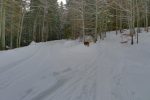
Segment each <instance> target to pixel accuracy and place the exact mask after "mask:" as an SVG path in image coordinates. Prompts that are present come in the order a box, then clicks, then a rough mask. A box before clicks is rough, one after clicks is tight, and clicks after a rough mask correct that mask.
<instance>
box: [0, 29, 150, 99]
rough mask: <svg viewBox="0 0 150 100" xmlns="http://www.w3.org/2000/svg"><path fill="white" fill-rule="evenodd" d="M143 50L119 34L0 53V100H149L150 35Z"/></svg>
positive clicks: (146, 35)
mask: <svg viewBox="0 0 150 100" xmlns="http://www.w3.org/2000/svg"><path fill="white" fill-rule="evenodd" d="M139 41H140V43H139V45H137V44H135V45H133V46H131V45H130V44H129V43H127V44H121V43H120V42H121V38H120V35H118V36H116V35H115V32H111V33H108V36H107V38H106V39H105V40H104V41H100V42H99V43H97V44H93V45H91V46H90V47H85V46H84V45H83V44H81V43H79V42H77V41H67V40H60V41H53V42H47V43H32V44H31V45H30V46H28V47H23V48H19V49H15V50H10V51H1V52H0V100H150V95H149V93H150V86H149V85H150V78H149V76H150V46H149V44H150V34H149V33H142V34H140V40H139Z"/></svg>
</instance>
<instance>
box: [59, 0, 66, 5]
mask: <svg viewBox="0 0 150 100" xmlns="http://www.w3.org/2000/svg"><path fill="white" fill-rule="evenodd" d="M61 1H62V2H63V3H64V4H66V0H58V2H59V3H60V2H61Z"/></svg>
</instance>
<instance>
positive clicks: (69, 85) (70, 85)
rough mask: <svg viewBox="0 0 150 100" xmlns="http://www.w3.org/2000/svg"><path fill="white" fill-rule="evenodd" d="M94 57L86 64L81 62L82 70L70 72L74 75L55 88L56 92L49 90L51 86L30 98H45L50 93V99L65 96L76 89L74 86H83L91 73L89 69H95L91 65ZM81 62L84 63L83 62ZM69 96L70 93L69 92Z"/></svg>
mask: <svg viewBox="0 0 150 100" xmlns="http://www.w3.org/2000/svg"><path fill="white" fill-rule="evenodd" d="M96 58H97V56H96V57H95V59H92V60H91V61H89V62H90V63H87V64H86V65H85V64H83V65H82V66H81V67H82V68H83V69H82V70H81V69H80V71H79V72H77V73H72V76H74V77H73V79H70V80H68V82H66V83H64V82H63V83H62V84H61V87H60V88H58V90H55V91H56V92H53V93H52V92H51V90H53V87H52V89H51V88H50V89H48V90H45V91H44V92H42V93H40V94H39V95H38V96H36V97H34V98H33V99H32V100H45V99H46V98H48V97H49V95H51V96H50V97H49V98H50V99H52V100H55V99H56V98H65V97H67V95H68V93H73V92H74V91H75V90H76V89H75V88H77V87H78V84H79V85H80V84H81V83H82V84H83V85H81V86H82V87H83V86H84V85H85V83H86V82H85V81H86V80H88V79H89V77H91V73H92V72H91V71H93V72H94V73H95V71H96V69H95V68H94V67H95V66H94V67H91V66H92V65H93V64H94V63H95V61H96ZM83 63H85V62H83ZM87 66H88V67H87ZM96 68H97V66H96ZM82 74H83V75H82ZM69 75H70V74H69ZM66 76H68V75H66ZM92 78H93V76H92ZM81 81H83V82H81ZM95 83H96V82H95ZM86 84H87V83H86ZM56 86H57V83H56ZM62 86H63V87H62ZM54 87H55V86H54ZM64 87H65V88H64ZM92 89H93V88H92ZM48 91H49V92H48ZM57 91H58V93H57ZM64 91H66V92H64ZM51 93H52V94H51ZM88 94H91V93H88ZM94 94H95V93H94ZM60 96H61V97H60ZM69 96H70V94H69ZM70 97H71V96H70ZM90 97H91V96H88V98H90ZM56 100H57V99H56ZM68 100H69V99H68Z"/></svg>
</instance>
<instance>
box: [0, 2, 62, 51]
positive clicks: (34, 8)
mask: <svg viewBox="0 0 150 100" xmlns="http://www.w3.org/2000/svg"><path fill="white" fill-rule="evenodd" d="M59 9H60V8H59V5H58V3H57V0H0V49H11V48H16V47H20V46H24V45H27V44H29V43H30V42H31V41H37V42H40V41H48V40H54V39H61V24H60V22H61V21H60V16H59V15H60V14H59Z"/></svg>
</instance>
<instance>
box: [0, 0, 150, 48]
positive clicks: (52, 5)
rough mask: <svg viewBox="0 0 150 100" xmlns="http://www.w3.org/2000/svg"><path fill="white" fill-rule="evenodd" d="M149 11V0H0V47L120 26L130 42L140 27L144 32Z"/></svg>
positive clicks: (103, 34)
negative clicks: (63, 0)
mask: <svg viewBox="0 0 150 100" xmlns="http://www.w3.org/2000/svg"><path fill="white" fill-rule="evenodd" d="M149 13H150V1H149V0H67V4H66V5H64V4H63V3H61V4H58V3H57V0H0V49H1V50H4V49H13V48H17V47H20V46H25V45H28V44H29V43H30V42H31V41H36V42H45V41H50V40H59V39H65V38H71V39H76V38H78V37H81V38H82V39H84V37H85V35H89V34H90V35H92V36H93V37H94V38H95V39H96V38H97V37H98V36H99V37H100V38H101V39H104V38H105V37H106V32H107V31H112V30H116V34H118V33H121V32H123V29H129V30H130V35H131V38H132V41H131V44H133V43H134V41H133V37H134V36H135V35H137V37H138V33H140V27H145V31H147V32H148V26H149V24H150V16H149V15H150V14H149ZM135 28H137V29H136V30H135ZM137 42H138V40H137Z"/></svg>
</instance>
